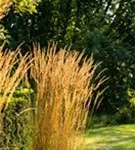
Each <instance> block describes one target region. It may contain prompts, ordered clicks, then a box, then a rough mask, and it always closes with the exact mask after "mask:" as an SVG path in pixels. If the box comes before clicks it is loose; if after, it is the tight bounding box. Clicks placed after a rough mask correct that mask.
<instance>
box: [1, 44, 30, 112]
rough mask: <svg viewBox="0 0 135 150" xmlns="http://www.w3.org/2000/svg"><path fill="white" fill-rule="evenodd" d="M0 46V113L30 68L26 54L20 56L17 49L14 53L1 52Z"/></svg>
mask: <svg viewBox="0 0 135 150" xmlns="http://www.w3.org/2000/svg"><path fill="white" fill-rule="evenodd" d="M3 47H4V45H2V46H0V112H1V111H4V110H5V109H6V108H7V106H8V103H9V101H10V99H11V96H12V94H13V93H14V91H15V88H16V87H17V86H18V84H19V83H20V81H21V79H22V78H23V76H24V74H25V73H26V72H27V70H28V69H29V68H30V63H31V61H29V57H30V56H28V54H26V55H25V56H21V54H20V50H19V48H18V49H17V50H15V51H10V50H8V49H7V50H3Z"/></svg>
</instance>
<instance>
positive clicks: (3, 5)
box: [0, 0, 13, 20]
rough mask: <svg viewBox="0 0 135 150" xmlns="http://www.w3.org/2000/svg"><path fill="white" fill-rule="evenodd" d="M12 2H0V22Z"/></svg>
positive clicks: (0, 0) (7, 0)
mask: <svg viewBox="0 0 135 150" xmlns="http://www.w3.org/2000/svg"><path fill="white" fill-rule="evenodd" d="M12 3H13V0H0V20H1V19H2V18H3V17H4V16H5V14H6V12H8V11H9V8H10V6H11V5H12Z"/></svg>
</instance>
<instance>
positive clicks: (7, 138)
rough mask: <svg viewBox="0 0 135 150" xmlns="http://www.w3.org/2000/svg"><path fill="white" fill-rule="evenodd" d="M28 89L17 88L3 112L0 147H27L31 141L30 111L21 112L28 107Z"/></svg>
mask: <svg viewBox="0 0 135 150" xmlns="http://www.w3.org/2000/svg"><path fill="white" fill-rule="evenodd" d="M28 95H29V93H28V91H27V92H26V91H24V90H22V89H18V90H17V91H16V93H15V96H14V97H13V98H12V100H11V102H10V104H9V106H8V108H7V110H6V111H5V112H4V114H3V124H2V125H3V131H2V135H1V137H0V148H2V149H3V148H4V149H29V148H30V147H29V146H30V144H31V142H32V139H31V138H32V119H31V118H32V113H31V111H28V112H24V113H21V112H22V111H24V110H25V109H27V108H29V107H30V101H29V100H28V98H27V97H26V96H28Z"/></svg>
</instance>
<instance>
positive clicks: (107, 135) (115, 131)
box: [85, 125, 135, 150]
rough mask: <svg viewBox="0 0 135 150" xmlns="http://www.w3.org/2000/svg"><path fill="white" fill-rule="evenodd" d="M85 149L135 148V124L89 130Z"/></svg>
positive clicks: (127, 149)
mask: <svg viewBox="0 0 135 150" xmlns="http://www.w3.org/2000/svg"><path fill="white" fill-rule="evenodd" d="M85 150H135V125H121V126H113V127H106V128H99V129H93V130H89V131H88V132H87V134H86V137H85Z"/></svg>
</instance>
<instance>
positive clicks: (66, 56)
mask: <svg viewBox="0 0 135 150" xmlns="http://www.w3.org/2000/svg"><path fill="white" fill-rule="evenodd" d="M33 57H34V61H33V65H32V69H31V76H32V77H33V78H34V80H35V82H36V85H37V86H36V87H37V89H36V90H37V112H36V120H37V135H36V139H35V142H34V149H35V150H73V149H76V144H77V143H76V135H77V134H78V133H79V132H81V131H84V129H85V127H86V122H87V117H88V114H89V110H90V107H96V106H98V104H99V100H98V97H99V95H101V94H102V92H103V91H100V92H97V96H95V101H94V102H93V100H92V99H93V95H94V92H95V91H97V90H98V89H99V87H100V85H101V84H102V83H103V82H104V81H105V80H106V78H105V77H102V78H100V75H101V73H99V74H98V75H95V72H96V69H97V67H98V65H99V64H94V60H93V57H91V58H89V59H88V58H86V57H84V52H82V53H79V52H77V51H74V50H70V49H66V48H64V49H60V50H57V47H56V45H54V44H53V45H49V46H48V48H47V49H41V48H40V46H39V45H38V46H35V47H34V51H33ZM91 104H92V105H91Z"/></svg>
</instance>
